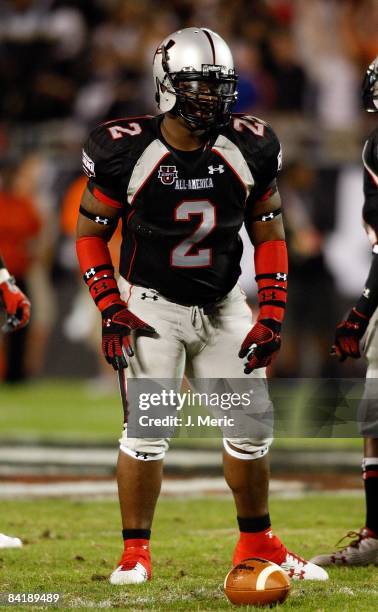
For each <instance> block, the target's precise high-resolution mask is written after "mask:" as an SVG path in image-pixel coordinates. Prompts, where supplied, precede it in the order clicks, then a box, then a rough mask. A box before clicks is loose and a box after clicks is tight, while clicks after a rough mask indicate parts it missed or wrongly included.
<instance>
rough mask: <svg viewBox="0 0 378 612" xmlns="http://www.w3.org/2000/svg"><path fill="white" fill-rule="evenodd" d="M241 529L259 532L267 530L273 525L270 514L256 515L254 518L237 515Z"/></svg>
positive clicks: (245, 531)
mask: <svg viewBox="0 0 378 612" xmlns="http://www.w3.org/2000/svg"><path fill="white" fill-rule="evenodd" d="M237 519H238V525H239V529H240V531H242V532H243V533H257V532H259V531H265V529H269V527H270V526H271V522H270V516H269V514H264V515H263V516H256V517H254V518H242V517H241V516H238V517H237Z"/></svg>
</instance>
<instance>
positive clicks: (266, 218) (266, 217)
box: [261, 212, 274, 221]
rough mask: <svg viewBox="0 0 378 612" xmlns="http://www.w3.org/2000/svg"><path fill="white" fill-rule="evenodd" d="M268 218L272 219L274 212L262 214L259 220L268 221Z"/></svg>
mask: <svg viewBox="0 0 378 612" xmlns="http://www.w3.org/2000/svg"><path fill="white" fill-rule="evenodd" d="M270 219H274V213H272V212H271V213H269V215H263V216H262V217H261V221H269V220H270Z"/></svg>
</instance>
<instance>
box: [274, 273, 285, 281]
mask: <svg viewBox="0 0 378 612" xmlns="http://www.w3.org/2000/svg"><path fill="white" fill-rule="evenodd" d="M276 280H283V281H286V280H287V274H285V273H283V272H277V274H276Z"/></svg>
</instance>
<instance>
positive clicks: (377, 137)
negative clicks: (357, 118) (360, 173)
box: [362, 128, 378, 235]
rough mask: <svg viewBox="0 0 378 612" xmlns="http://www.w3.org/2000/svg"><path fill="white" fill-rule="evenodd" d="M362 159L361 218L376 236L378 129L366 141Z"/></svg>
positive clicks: (377, 223)
mask: <svg viewBox="0 0 378 612" xmlns="http://www.w3.org/2000/svg"><path fill="white" fill-rule="evenodd" d="M362 159H363V162H364V196H365V202H364V207H363V218H364V221H365V223H367V224H368V225H370V227H372V228H373V229H374V230H375V232H376V234H377V235H378V128H377V129H376V130H374V132H372V133H371V134H370V136H369V138H368V139H367V141H366V143H365V146H364V149H363V153H362Z"/></svg>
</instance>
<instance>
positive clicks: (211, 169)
mask: <svg viewBox="0 0 378 612" xmlns="http://www.w3.org/2000/svg"><path fill="white" fill-rule="evenodd" d="M208 168H209V174H214V173H215V172H219V174H223V172H224V165H223V164H219V166H213V165H211V166H208Z"/></svg>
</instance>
